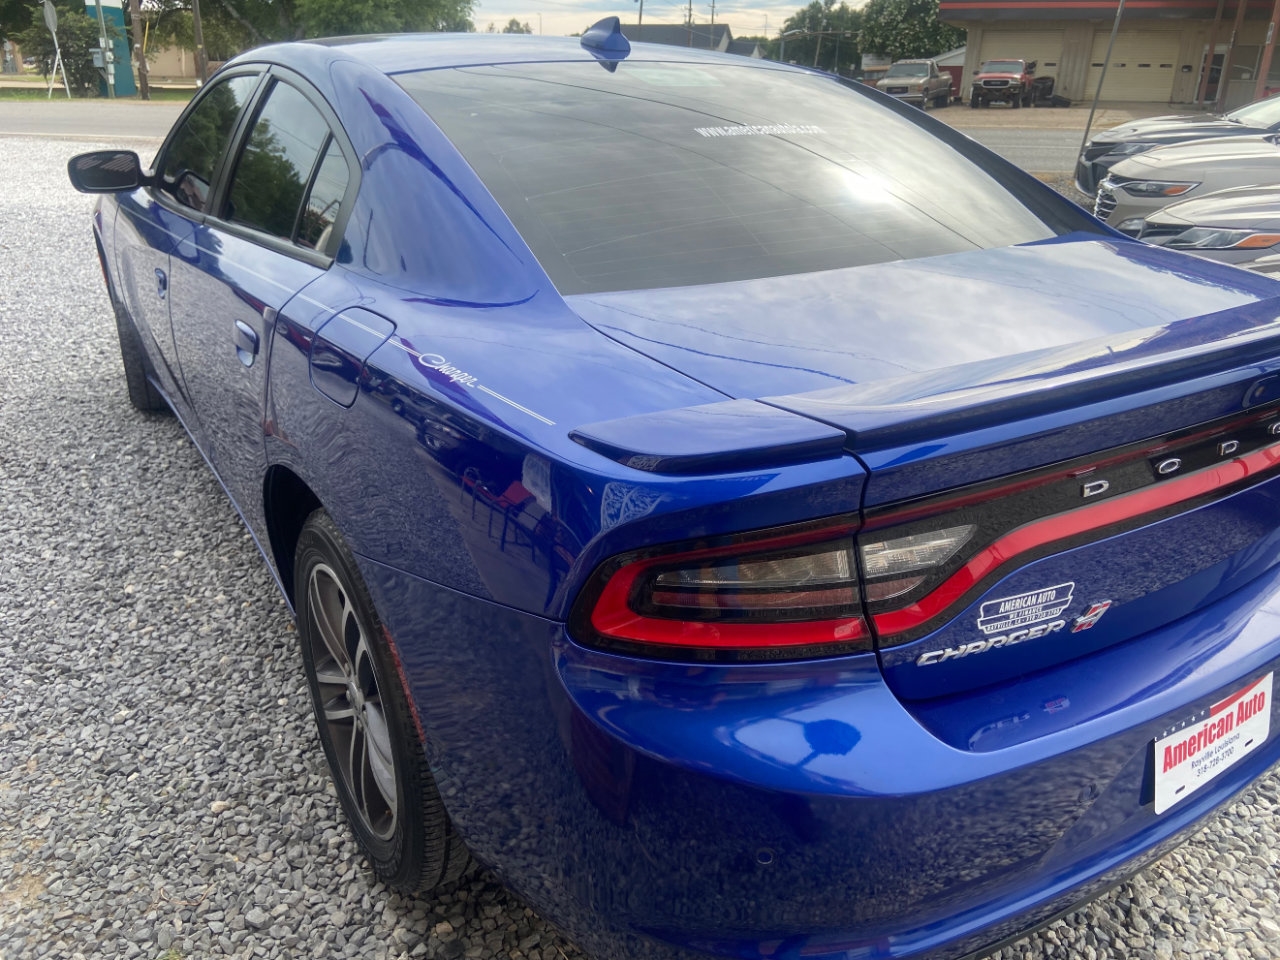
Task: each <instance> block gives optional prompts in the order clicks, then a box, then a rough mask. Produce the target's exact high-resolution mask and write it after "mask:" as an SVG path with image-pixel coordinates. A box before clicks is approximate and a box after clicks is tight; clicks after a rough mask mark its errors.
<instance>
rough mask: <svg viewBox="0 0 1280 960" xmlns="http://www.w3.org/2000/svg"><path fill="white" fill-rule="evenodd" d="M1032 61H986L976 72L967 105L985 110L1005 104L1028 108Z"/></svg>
mask: <svg viewBox="0 0 1280 960" xmlns="http://www.w3.org/2000/svg"><path fill="white" fill-rule="evenodd" d="M1035 72H1036V62H1035V61H1034V60H987V61H986V62H984V63H983V64H982V66H981V67H980V68H979V69H978V72H977V74H976V75H975V76H974V78H973V85H972V86H971V87H970V91H969V106H970V107H973V108H975V109H976V108H978V107H989V106H991V104H993V103H1007V104H1009V106H1011V107H1029V106H1031V104H1032V102H1033V100H1034V99H1035V92H1034V90H1033V87H1032V85H1033V83H1034V81H1035Z"/></svg>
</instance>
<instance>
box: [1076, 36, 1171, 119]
mask: <svg viewBox="0 0 1280 960" xmlns="http://www.w3.org/2000/svg"><path fill="white" fill-rule="evenodd" d="M1110 39H1111V31H1110V30H1099V31H1098V32H1097V33H1095V34H1094V35H1093V53H1092V54H1091V55H1090V57H1089V79H1088V81H1087V85H1086V86H1085V95H1086V96H1088V97H1092V96H1093V92H1094V91H1095V90H1097V89H1098V77H1100V76H1101V75H1102V62H1103V59H1104V58H1105V57H1106V55H1107V43H1108V41H1109V40H1110ZM1181 42H1182V36H1181V34H1180V33H1177V32H1173V31H1157V30H1151V29H1149V28H1147V29H1142V30H1121V31H1120V32H1119V33H1118V34H1116V45H1115V48H1114V49H1113V50H1112V51H1111V65H1110V66H1109V67H1108V68H1107V82H1106V85H1105V86H1104V87H1103V88H1102V99H1103V100H1140V101H1146V102H1151V101H1155V102H1161V101H1163V102H1168V100H1169V98H1170V97H1171V96H1172V95H1173V80H1174V76H1175V74H1176V72H1177V66H1176V64H1177V62H1178V50H1179V48H1180V46H1181Z"/></svg>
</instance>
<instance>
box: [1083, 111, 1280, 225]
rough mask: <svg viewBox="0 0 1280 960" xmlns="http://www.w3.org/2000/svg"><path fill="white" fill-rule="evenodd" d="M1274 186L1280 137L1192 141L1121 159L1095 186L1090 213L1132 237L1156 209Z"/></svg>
mask: <svg viewBox="0 0 1280 960" xmlns="http://www.w3.org/2000/svg"><path fill="white" fill-rule="evenodd" d="M1273 183H1280V134H1267V135H1265V136H1251V137H1230V138H1226V139H1222V138H1220V139H1217V140H1193V141H1191V142H1190V143H1179V144H1174V145H1172V146H1168V147H1156V148H1154V149H1152V150H1149V151H1147V152H1146V153H1140V154H1138V155H1137V156H1133V157H1129V158H1128V159H1126V160H1121V161H1120V162H1119V163H1117V164H1116V165H1115V166H1113V167H1112V168H1111V171H1110V172H1109V173H1108V174H1107V176H1106V177H1105V178H1104V179H1103V180H1102V182H1101V183H1100V184H1098V192H1097V195H1096V197H1095V198H1094V204H1093V212H1094V215H1095V216H1097V217H1098V218H1099V219H1100V220H1103V221H1105V222H1106V223H1108V224H1110V225H1111V226H1113V227H1115V228H1116V229H1118V230H1121V231H1123V232H1126V233H1130V234H1136V233H1137V232H1138V231H1140V230H1141V229H1142V222H1143V221H1144V220H1146V219H1147V218H1148V217H1150V216H1151V215H1152V214H1153V213H1155V212H1156V211H1157V210H1160V209H1161V208H1163V207H1167V206H1169V204H1171V203H1175V202H1177V201H1178V200H1189V199H1192V195H1193V194H1194V195H1195V196H1197V197H1200V196H1204V195H1205V194H1207V193H1213V192H1214V191H1216V190H1226V189H1228V188H1230V187H1245V186H1253V185H1268V184H1273Z"/></svg>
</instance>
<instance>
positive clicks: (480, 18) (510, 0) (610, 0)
mask: <svg viewBox="0 0 1280 960" xmlns="http://www.w3.org/2000/svg"><path fill="white" fill-rule="evenodd" d="M855 5H856V4H855ZM804 6H806V3H805V2H801V0H794V2H791V3H782V4H779V5H777V6H772V5H770V4H769V3H768V0H723V2H719V0H717V3H716V23H727V24H729V29H730V30H731V31H732V32H733V35H734V36H735V37H745V36H757V35H761V34H763V35H767V36H775V35H776V34H777V33H778V31H779V30H781V29H782V21H784V20H786V19H787V17H789V16H791V15H792V14H794V13H795V12H796V11H797V10H799V9H800V8H801V7H804ZM639 9H640V4H639V3H637V2H635V0H477V2H476V5H475V10H474V12H473V13H472V15H471V19H472V20H473V21H474V22H475V25H476V29H477V30H484V29H485V28H486V27H487V26H488V25H489V24H490V23H493V24H494V26H495V27H496V29H498V30H501V29H502V28H503V27H504V26H505V25H506V23H507V21H509V20H510V19H511V18H512V17H515V18H516V19H517V20H519V21H520V22H521V23H527V24H529V26H531V27H532V28H533V32H534V33H537V32H538V29H539V25H541V29H542V33H544V34H545V35H547V36H566V35H568V34H570V33H579V32H581V31H582V30H584V29H586V28H587V27H589V26H591V24H593V23H595V22H596V21H597V20H599V19H600V18H601V17H608V16H616V17H620V18H621V19H622V22H623V23H635V22H636V15H637V13H638V12H639ZM688 9H689V7H688V3H687V0H685V2H679V0H645V3H644V22H645V23H684V21H685V16H686V14H687V12H688ZM539 14H541V17H539ZM693 19H694V22H695V23H708V22H710V20H711V2H710V0H705V2H704V0H693Z"/></svg>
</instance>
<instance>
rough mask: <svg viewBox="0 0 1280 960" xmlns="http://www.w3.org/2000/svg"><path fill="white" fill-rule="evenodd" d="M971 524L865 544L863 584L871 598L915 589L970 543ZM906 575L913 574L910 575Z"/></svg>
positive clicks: (884, 597) (884, 598) (888, 597)
mask: <svg viewBox="0 0 1280 960" xmlns="http://www.w3.org/2000/svg"><path fill="white" fill-rule="evenodd" d="M976 529H978V528H977V527H976V526H975V525H974V524H972V523H966V524H962V525H960V526H957V527H945V528H943V529H941V530H928V531H925V532H924V533H913V534H911V535H909V536H905V537H898V538H896V539H893V540H878V541H873V542H871V543H864V544H863V545H862V573H863V576H865V577H866V584H865V586H864V587H863V589H864V591H865V593H866V596H867V599H868V600H889V599H892V598H893V597H899V596H901V595H902V594H904V593H908V592H910V591H911V590H914V589H915V588H916V587H918V586H919V585H920V584H921V583H923V582H924V580H925V577H926V576H927V574H928V571H929V570H931V569H935V568H937V567H941V566H942V565H943V564H944V563H946V562H947V561H948V560H950V559H951V558H952V557H953V556H955V555H956V553H957V552H959V550H960V548H961V547H963V546H964V545H965V544H966V543H968V542H969V538H970V537H972V536H973V532H974V531H975V530H976ZM907 574H914V575H913V576H907Z"/></svg>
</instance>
